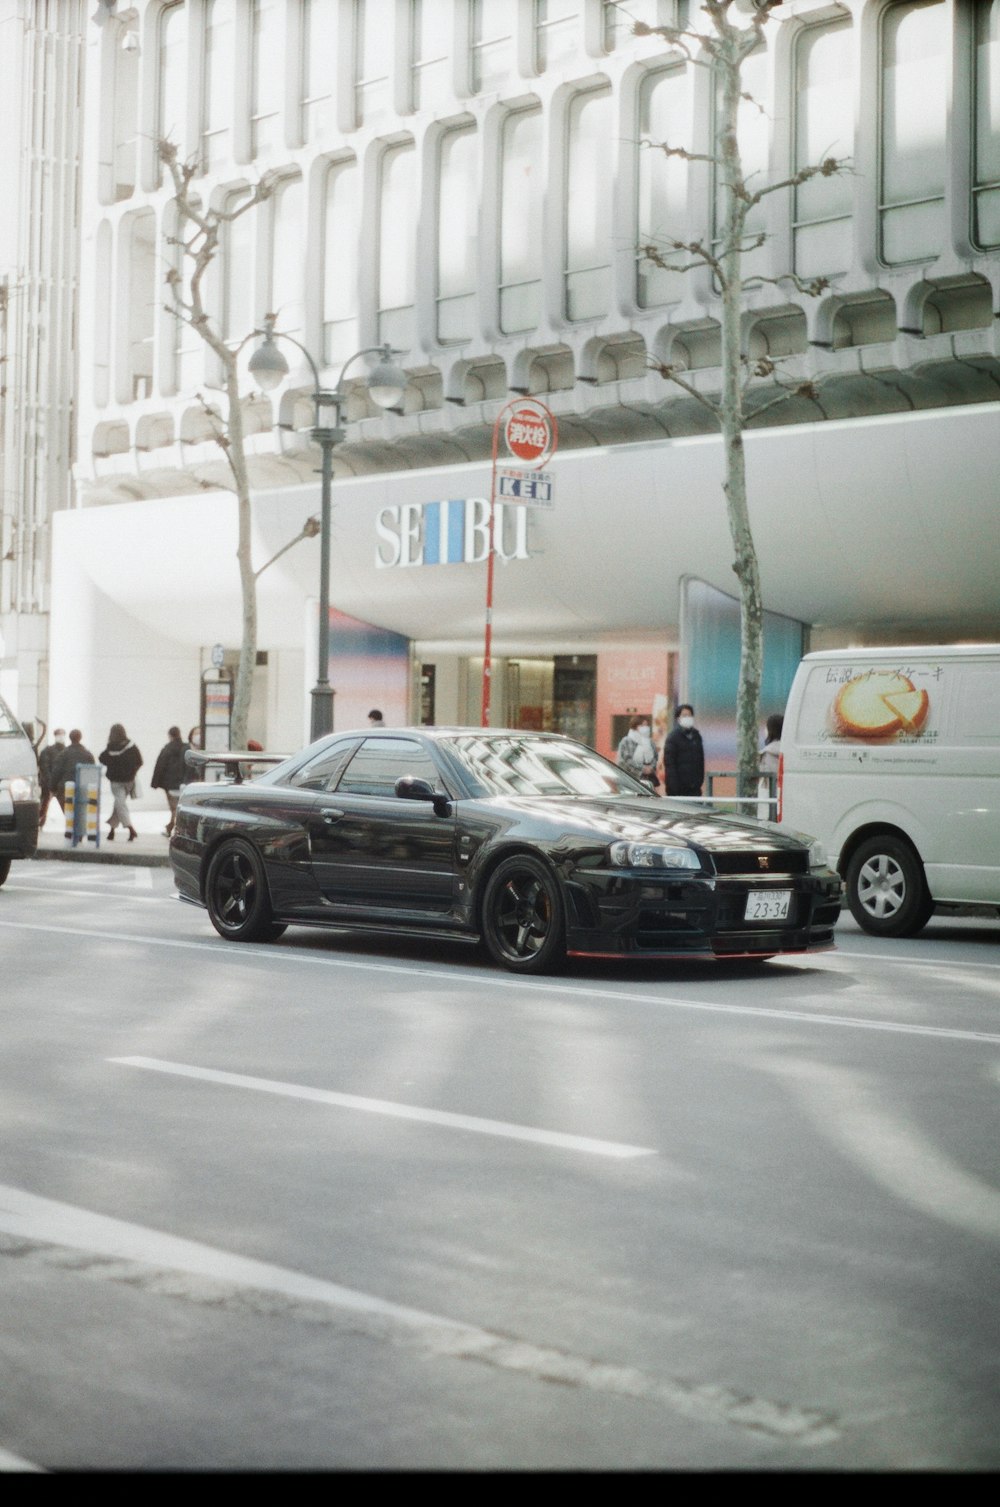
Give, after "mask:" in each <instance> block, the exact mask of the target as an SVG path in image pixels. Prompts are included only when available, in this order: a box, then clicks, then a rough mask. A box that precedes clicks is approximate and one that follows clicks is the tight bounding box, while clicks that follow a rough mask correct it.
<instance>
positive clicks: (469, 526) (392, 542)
mask: <svg viewBox="0 0 1000 1507" xmlns="http://www.w3.org/2000/svg"><path fill="white" fill-rule="evenodd" d="M496 511H497V518H496V520H495V527H494V530H493V547H494V549H495V551H496V553H497V554H498V555H499V556H500V558H501V559H502V560H506V561H511V560H527V558H528V555H529V545H528V509H527V508H525V507H518V506H513V507H509V508H505V507H504V505H503V503H499V502H498V503H497V504H496ZM375 533H376V535H377V543H376V546H375V568H376V570H392V569H395V568H401V569H406V568H407V567H409V566H413V565H481V564H482V562H483V561H484V560H485V559H486V556H487V554H488V553H489V548H490V501H489V498H488V497H466V498H455V499H451V500H448V501H441V502H404V503H402V504H399V505H397V506H394V507H386V508H382V510H381V512H380V513H379V514H378V517H377V518H376V520H375Z"/></svg>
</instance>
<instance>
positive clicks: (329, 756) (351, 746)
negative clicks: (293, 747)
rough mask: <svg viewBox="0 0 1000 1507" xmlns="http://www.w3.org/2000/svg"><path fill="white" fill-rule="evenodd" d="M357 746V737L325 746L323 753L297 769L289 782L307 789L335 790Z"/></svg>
mask: <svg viewBox="0 0 1000 1507" xmlns="http://www.w3.org/2000/svg"><path fill="white" fill-rule="evenodd" d="M357 746H358V744H357V739H352V740H351V741H350V742H347V743H335V744H334V745H333V747H332V748H324V750H323V752H322V753H321V754H317V755H316V757H315V758H314V759H310V761H309V763H308V764H305V765H303V767H302V768H301V769H297V770H296V771H295V773H294V774H293V775H292V777H291V779H290V780H289V782H288V783H289V784H290V785H295V786H298V787H299V788H304V789H306V790H333V789H334V788H335V786H336V784H337V781H338V780H339V779H340V776H341V774H342V772H343V770H344V767H345V765H346V764H347V761H348V759H349V758H350V756H351V754H352V753H353V752H354V750H355V749H356V748H357Z"/></svg>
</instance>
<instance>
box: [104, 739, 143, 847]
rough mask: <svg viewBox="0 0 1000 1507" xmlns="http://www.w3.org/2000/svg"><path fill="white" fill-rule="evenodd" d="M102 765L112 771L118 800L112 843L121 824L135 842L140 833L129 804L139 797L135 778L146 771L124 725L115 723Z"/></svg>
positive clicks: (111, 826) (110, 824) (112, 818)
mask: <svg viewBox="0 0 1000 1507" xmlns="http://www.w3.org/2000/svg"><path fill="white" fill-rule="evenodd" d="M100 762H101V763H102V764H103V765H104V767H105V769H106V770H107V771H108V779H109V780H110V781H111V794H112V795H113V796H114V800H115V803H114V806H113V807H112V811H111V815H110V816H109V818H108V842H114V840H115V828H116V827H117V826H119V825H121V826H123V827H127V828H128V840H129V842H135V840H136V838H137V837H138V836H139V834H138V832H137V831H136V830H135V828H134V827H133V825H132V815H131V812H130V811H129V809H128V802H129V797H130V796H131V797H132V798H133V799H134V798H135V796H136V794H137V791H136V784H135V777H136V775H137V774H138V773H139V770H140V769H141V768H142V754H141V753H140V752H139V750H138V748H137V747H136V746H135V744H134V743H133V742H132V741H131V739H130V738H129V735H128V733H127V732H126V731H125V729H124V728H123V727H122V725H121V723H120V722H116V723H114V725H113V726H112V728H111V731H110V732H109V733H108V746H107V748H106V749H105V750H104V752H103V753H102V754H101V756H100Z"/></svg>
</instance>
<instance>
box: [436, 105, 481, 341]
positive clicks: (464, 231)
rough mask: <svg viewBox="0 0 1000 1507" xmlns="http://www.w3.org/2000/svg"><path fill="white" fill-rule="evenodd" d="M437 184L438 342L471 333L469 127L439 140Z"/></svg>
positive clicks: (473, 177)
mask: <svg viewBox="0 0 1000 1507" xmlns="http://www.w3.org/2000/svg"><path fill="white" fill-rule="evenodd" d="M440 163H441V173H440V180H439V184H438V339H439V340H440V341H442V342H446V341H449V340H467V339H468V338H469V337H470V336H471V335H472V334H474V333H475V314H476V298H475V293H476V253H477V250H478V245H479V241H478V235H477V212H478V208H479V193H478V185H479V173H478V152H477V138H476V128H475V126H465V127H463V128H462V129H460V130H457V131H448V132H447V133H446V134H445V135H444V136H443V137H442V138H441V157H440Z"/></svg>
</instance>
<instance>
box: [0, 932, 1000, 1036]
mask: <svg viewBox="0 0 1000 1507" xmlns="http://www.w3.org/2000/svg"><path fill="white" fill-rule="evenodd" d="M0 928H4V929H6V930H10V931H37V932H45V933H47V934H49V935H53V934H54V935H58V936H71V937H85V938H87V939H89V940H91V941H102V942H130V943H132V944H133V945H134V946H136V947H144V948H148V947H165V948H174V949H179V950H181V951H187V952H202V953H212V954H214V955H215V957H216V958H217V959H219V958H220V957H221V953H220V948H226V949H227V950H226V952H225V957H226V961H227V963H237V962H248V963H250V962H264V963H266V964H268V965H269V966H271V967H273V966H274V965H275V963H277V962H281V963H282V964H286V963H289V964H293V965H300V966H305V967H314V968H340V969H356V970H360V971H361V972H364V973H385V974H396V975H402V976H403V977H404V978H407V979H409V980H410V981H411V982H412V980H413V979H415V978H420V979H438V980H441V981H442V982H445V983H450V984H456V983H468V982H471V981H474V982H475V984H476V986H477V988H480V989H484V988H487V987H489V988H492V989H514V990H518V991H519V992H521V993H523V992H524V991H525V989H526V988H531V989H534V990H537V991H538V992H540V993H545V994H558V995H568V996H571V997H575V998H579V999H588V1000H594V999H602V1000H606V1001H608V1002H610V1003H616V1002H618V1003H622V1004H639V1005H652V1006H653V1007H654V1008H656V1009H671V1010H691V1011H695V1012H697V1013H700V1014H705V1015H733V1016H737V1017H742V1018H743V1019H748V1020H754V1019H756V1020H775V1021H779V1022H781V1023H783V1024H785V1025H787V1024H789V1023H790V1022H792V1021H794V1022H796V1023H797V1024H800V1025H810V1026H835V1027H839V1028H841V1029H846V1030H853V1031H878V1032H882V1033H885V1034H888V1035H896V1036H926V1037H935V1038H938V1039H939V1040H943V1041H981V1042H987V1043H988V1044H989V1045H990V1046H1000V1033H997V1032H992V1031H962V1030H956V1029H954V1028H953V1027H950V1026H920V1025H912V1024H906V1023H904V1022H900V1021H896V1020H862V1019H860V1018H859V1017H855V1016H850V1015H827V1014H820V1013H818V1012H817V1013H812V1012H810V1011H807V1010H782V1009H775V1008H771V1007H768V1006H766V1005H724V1004H721V1003H718V1002H714V1001H710V1000H700V999H699V1000H695V999H681V998H679V997H678V996H677V995H673V994H639V993H637V992H634V991H631V990H625V989H601V988H598V987H597V986H596V985H595V986H585V985H581V984H565V983H559V982H558V981H557V980H553V979H539V978H536V977H532V978H530V979H527V978H514V977H511V976H510V975H505V974H501V973H499V972H496V973H494V972H490V971H489V970H488V969H484V970H483V971H482V972H477V973H475V974H470V973H469V972H467V971H465V970H464V969H462V968H461V967H460V966H456V967H455V968H453V969H443V968H424V967H421V966H420V964H418V963H408V964H402V963H373V962H370V961H368V960H367V959H364V958H343V957H341V958H331V957H327V956H319V955H318V954H316V953H305V952H297V951H294V950H293V949H292V948H290V947H281V948H275V947H253V946H249V945H248V946H233V945H231V944H226V943H222V942H212V941H205V942H186V941H181V940H180V939H179V938H177V937H148V936H142V935H138V934H133V933H130V932H117V931H99V930H97V928H95V927H85V926H44V925H41V924H40V923H38V922H33V921H0ZM346 929H347V930H349V928H346Z"/></svg>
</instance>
